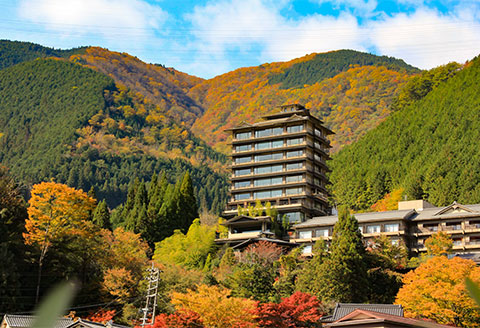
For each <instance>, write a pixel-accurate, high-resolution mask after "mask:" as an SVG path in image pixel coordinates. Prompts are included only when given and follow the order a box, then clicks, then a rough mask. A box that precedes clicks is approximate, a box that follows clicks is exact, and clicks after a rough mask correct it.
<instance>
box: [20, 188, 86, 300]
mask: <svg viewBox="0 0 480 328" xmlns="http://www.w3.org/2000/svg"><path fill="white" fill-rule="evenodd" d="M31 193H32V197H31V198H30V200H29V202H28V203H29V207H28V220H27V221H26V222H25V230H26V233H24V234H23V237H24V239H25V243H26V244H27V245H33V246H35V247H37V248H38V249H39V250H40V257H39V261H38V280H37V295H36V301H38V296H39V292H40V282H41V281H40V280H41V274H42V266H43V260H44V258H45V256H46V254H47V252H48V249H49V248H50V246H51V245H52V244H53V243H55V242H56V241H58V240H59V239H61V238H62V237H63V236H65V235H68V234H69V233H75V231H76V230H82V228H83V227H84V220H85V219H88V218H89V216H90V214H91V213H92V211H93V210H94V208H95V200H94V199H93V198H91V197H89V196H88V195H87V194H86V193H85V192H83V191H82V190H76V189H74V188H70V187H68V186H66V185H64V184H61V183H55V182H42V183H40V184H36V185H34V186H33V188H32V192H31Z"/></svg>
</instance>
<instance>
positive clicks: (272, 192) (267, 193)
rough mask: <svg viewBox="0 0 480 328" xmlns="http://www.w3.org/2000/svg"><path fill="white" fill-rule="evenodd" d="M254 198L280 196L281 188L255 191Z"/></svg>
mask: <svg viewBox="0 0 480 328" xmlns="http://www.w3.org/2000/svg"><path fill="white" fill-rule="evenodd" d="M253 196H254V198H271V197H280V196H282V190H281V189H276V190H263V191H257V192H255V193H254V195H253Z"/></svg>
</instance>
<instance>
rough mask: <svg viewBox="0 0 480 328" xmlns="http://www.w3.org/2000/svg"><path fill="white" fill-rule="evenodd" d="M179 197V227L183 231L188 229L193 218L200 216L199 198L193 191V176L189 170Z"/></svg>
mask: <svg viewBox="0 0 480 328" xmlns="http://www.w3.org/2000/svg"><path fill="white" fill-rule="evenodd" d="M178 197H179V205H178V211H179V212H178V214H179V219H180V222H179V224H180V226H179V228H180V229H182V231H187V230H188V227H190V225H191V224H192V222H193V220H195V219H196V218H198V205H197V200H196V199H195V194H194V191H193V182H192V178H191V177H190V173H189V172H188V171H187V172H186V173H185V174H184V175H183V178H182V182H181V185H180V190H179V195H178Z"/></svg>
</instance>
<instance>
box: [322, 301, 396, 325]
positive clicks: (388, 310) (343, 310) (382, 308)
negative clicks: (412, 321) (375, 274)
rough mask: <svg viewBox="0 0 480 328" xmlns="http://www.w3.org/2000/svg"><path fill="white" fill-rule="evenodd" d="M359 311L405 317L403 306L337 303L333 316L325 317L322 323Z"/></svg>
mask: <svg viewBox="0 0 480 328" xmlns="http://www.w3.org/2000/svg"><path fill="white" fill-rule="evenodd" d="M358 309H361V310H369V311H374V312H378V313H385V314H391V315H394V316H400V317H403V308H402V306H401V305H397V304H364V303H337V304H336V305H335V309H334V310H333V314H332V315H331V316H328V317H324V319H322V321H323V322H334V321H337V320H339V319H340V318H343V317H344V316H346V315H347V314H349V313H351V312H354V311H355V310H358Z"/></svg>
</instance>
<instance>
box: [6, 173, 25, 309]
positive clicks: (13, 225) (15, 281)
mask: <svg viewBox="0 0 480 328" xmlns="http://www.w3.org/2000/svg"><path fill="white" fill-rule="evenodd" d="M0 209H1V210H0V236H1V237H0V238H1V239H0V262H1V263H2V265H0V309H2V310H3V311H14V310H18V309H19V308H20V302H19V301H20V299H19V298H21V297H20V296H21V295H20V287H21V286H20V285H21V281H20V276H21V272H22V271H23V270H22V269H23V266H24V265H25V262H24V257H25V247H24V245H23V242H22V239H23V238H22V233H23V232H24V225H25V220H26V219H27V208H26V206H25V201H24V200H23V197H22V196H21V194H20V190H19V188H18V186H17V184H16V183H15V181H14V180H13V178H11V177H10V175H9V174H8V170H7V169H6V168H5V167H1V166H0Z"/></svg>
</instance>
